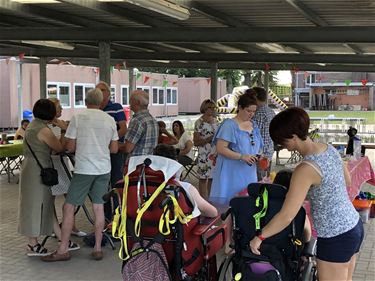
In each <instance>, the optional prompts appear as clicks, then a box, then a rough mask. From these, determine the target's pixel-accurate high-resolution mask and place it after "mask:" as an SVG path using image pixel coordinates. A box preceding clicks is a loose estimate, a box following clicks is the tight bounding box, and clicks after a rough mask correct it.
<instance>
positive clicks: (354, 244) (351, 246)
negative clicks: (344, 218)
mask: <svg viewBox="0 0 375 281" xmlns="http://www.w3.org/2000/svg"><path fill="white" fill-rule="evenodd" d="M363 237H364V230H363V223H362V220H361V219H359V221H358V223H357V225H356V226H355V227H353V228H352V229H351V230H349V231H347V232H345V233H342V234H340V235H337V236H334V237H330V238H320V237H318V239H317V258H318V259H320V260H322V261H327V262H336V263H346V262H348V261H350V259H351V258H352V256H353V255H354V254H356V253H358V252H359V249H360V247H361V244H362V241H363Z"/></svg>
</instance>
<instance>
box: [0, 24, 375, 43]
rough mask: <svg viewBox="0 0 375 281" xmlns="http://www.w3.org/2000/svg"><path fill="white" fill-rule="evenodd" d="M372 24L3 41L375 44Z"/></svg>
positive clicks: (109, 31) (32, 36) (65, 34)
mask: <svg viewBox="0 0 375 281" xmlns="http://www.w3.org/2000/svg"><path fill="white" fill-rule="evenodd" d="M374 33H375V28H374V27H373V26H340V27H337V26H335V27H252V28H231V27H228V28H201V27H200V28H127V29H124V28H95V29H94V28H24V27H23V28H2V29H1V30H0V40H77V41H80V40H81V41H87V40H89V41H90V40H110V41H116V40H118V41H125V42H167V43H173V42H186V43H199V42H201V43H204V42H216V43H228V42H229V43H236V42H243V43H246V42H254V43H257V42H264V43H270V42H275V43H285V42H288V43H297V42H300V43H302V42H320V43H375V36H374Z"/></svg>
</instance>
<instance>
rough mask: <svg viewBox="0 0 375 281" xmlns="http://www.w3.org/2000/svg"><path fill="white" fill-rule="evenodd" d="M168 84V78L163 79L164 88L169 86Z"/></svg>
mask: <svg viewBox="0 0 375 281" xmlns="http://www.w3.org/2000/svg"><path fill="white" fill-rule="evenodd" d="M167 86H168V80H163V86H162V87H163V88H165V87H167Z"/></svg>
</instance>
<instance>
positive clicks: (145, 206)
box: [134, 182, 167, 237]
mask: <svg viewBox="0 0 375 281" xmlns="http://www.w3.org/2000/svg"><path fill="white" fill-rule="evenodd" d="M166 184H167V182H163V183H162V184H161V185H159V187H158V188H157V189H156V190H155V192H154V193H153V194H152V195H151V197H150V198H149V199H148V200H147V201H146V202H145V203H144V204H143V206H142V208H141V209H138V210H137V213H138V214H137V217H136V219H135V225H134V233H135V235H136V236H137V237H139V234H140V232H141V218H142V216H143V214H144V212H146V211H147V209H148V207H150V205H151V204H152V202H154V200H155V198H156V197H157V196H158V195H159V193H160V192H161V191H162V190H163V189H164V187H165V185H166Z"/></svg>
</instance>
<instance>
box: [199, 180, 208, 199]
mask: <svg viewBox="0 0 375 281" xmlns="http://www.w3.org/2000/svg"><path fill="white" fill-rule="evenodd" d="M198 188H199V193H200V195H201V196H202V197H203V198H204V199H207V197H208V194H207V186H206V180H205V179H199V186H198Z"/></svg>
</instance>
